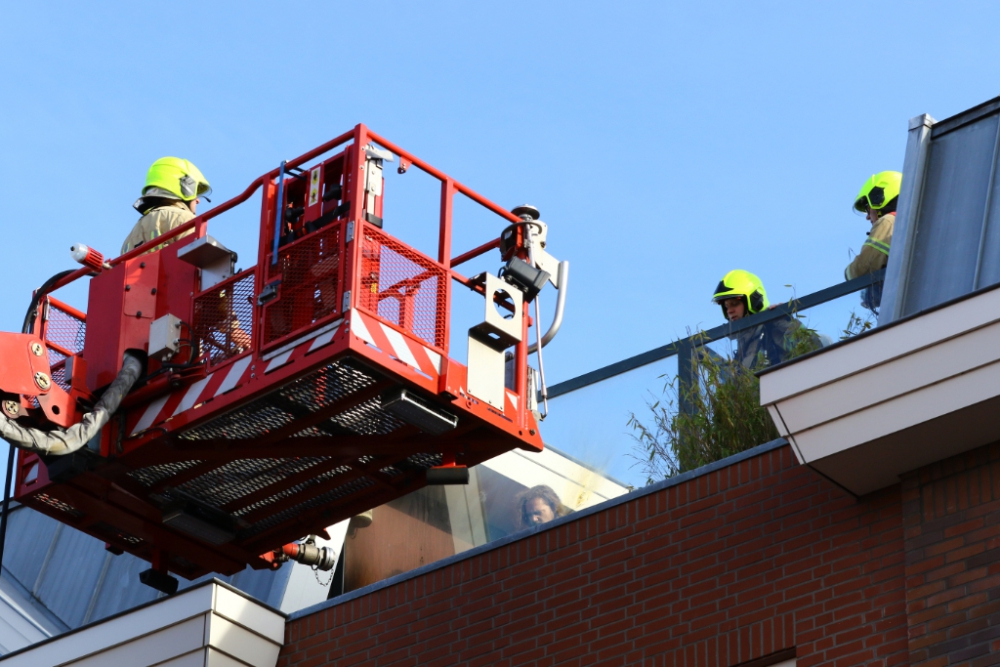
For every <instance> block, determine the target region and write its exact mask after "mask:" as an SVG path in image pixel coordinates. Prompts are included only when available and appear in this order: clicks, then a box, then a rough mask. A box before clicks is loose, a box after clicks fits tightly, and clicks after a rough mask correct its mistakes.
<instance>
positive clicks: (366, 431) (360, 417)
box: [330, 397, 405, 435]
mask: <svg viewBox="0 0 1000 667" xmlns="http://www.w3.org/2000/svg"><path fill="white" fill-rule="evenodd" d="M330 421H332V422H333V423H334V424H337V425H338V426H341V427H343V428H346V429H347V430H349V431H351V432H353V433H357V434H358V435H385V434H386V433H392V432H393V431H395V430H396V429H397V428H399V427H401V426H405V422H403V421H402V420H400V419H398V418H397V417H395V416H393V415H391V414H389V413H388V412H384V411H383V410H382V400H381V399H380V398H378V397H376V398H373V399H371V400H369V401H365V402H364V403H362V404H360V405H357V406H355V407H353V408H351V409H350V410H345V411H344V412H342V413H340V414H339V415H337V416H336V417H334V418H333V419H331V420H330Z"/></svg>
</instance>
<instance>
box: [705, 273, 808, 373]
mask: <svg viewBox="0 0 1000 667" xmlns="http://www.w3.org/2000/svg"><path fill="white" fill-rule="evenodd" d="M712 300H713V301H715V302H716V303H717V304H719V306H721V307H722V316H723V317H725V318H726V320H727V321H729V322H736V321H737V320H741V319H743V318H744V317H749V316H750V315H756V314H757V313H760V312H763V311H765V310H768V309H769V308H770V302H768V300H767V290H765V289H764V283H762V282H761V280H760V278H758V277H757V276H755V275H754V274H752V273H750V272H749V271H744V270H743V269H734V270H732V271H730V272H729V273H727V274H726V275H725V276H723V277H722V280H720V281H719V284H718V286H717V287H716V288H715V294H713V295H712ZM801 328H802V325H801V323H800V322H799V321H798V320H797V319H796V318H794V317H791V316H784V317H779V318H777V319H774V320H771V321H769V322H764V323H762V324H759V325H757V326H755V327H750V328H749V329H743V330H742V331H736V332H734V333H733V334H732V335H730V336H729V338H730V340H734V341H736V350H735V351H734V353H733V359H734V360H735V361H737V362H739V363H740V364H741V365H742V366H743V367H744V368H747V369H752V368H760V367H762V366H767V365H774V364H780V363H781V362H782V361H785V359H787V358H789V354H790V353H791V352H793V351H795V352H806V351H809V350H812V349H817V348H819V347H820V345H821V343H820V341H819V338H818V337H817V336H816V335H815V333H814V332H812V331H809V330H804V331H803V333H802V334H801V335H796V333H795V332H797V331H799V329H801Z"/></svg>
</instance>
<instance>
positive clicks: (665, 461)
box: [628, 354, 778, 483]
mask: <svg viewBox="0 0 1000 667" xmlns="http://www.w3.org/2000/svg"><path fill="white" fill-rule="evenodd" d="M681 362H682V363H683V360H681ZM689 363H690V362H689ZM693 370H694V373H695V376H696V382H694V383H693V386H692V387H690V388H683V389H682V388H681V386H680V383H679V382H678V379H677V378H676V377H674V378H665V379H666V382H665V384H664V388H663V398H662V399H661V400H655V401H647V403H646V405H647V407H648V408H649V412H650V416H651V417H652V420H651V421H650V420H648V419H647V420H646V421H643V420H640V419H639V418H638V417H637V416H636V415H635V414H634V413H633V414H632V415H631V417H630V419H629V422H628V425H629V426H630V427H631V428H632V430H633V433H632V437H633V439H634V440H635V443H636V444H635V448H634V449H635V452H636V454H634V455H633V458H635V459H636V461H637V465H639V466H641V469H642V471H643V472H645V473H646V475H647V483H652V482H654V481H656V480H658V479H665V478H667V477H673V476H674V475H678V474H680V473H682V472H685V471H687V470H693V469H694V468H698V467H700V466H703V465H706V464H708V463H711V462H712V461H718V460H719V459H723V458H726V457H727V456H732V455H733V454H737V453H739V452H741V451H744V450H746V449H749V448H751V447H756V446H757V445H759V444H761V443H764V442H768V441H770V440H774V439H775V438H777V437H778V431H777V429H776V428H775V427H774V424H773V423H772V422H771V418H770V417H769V416H768V414H767V410H766V409H764V408H762V407H761V406H760V382H759V380H758V379H757V377H756V376H755V375H754V374H753V373H752V372H750V371H747V370H746V369H745V368H743V367H742V366H741V365H740V364H739V363H738V362H736V361H733V360H731V359H723V358H721V357H719V356H718V355H715V354H702V355H701V359H700V360H699V362H698V363H697V364H693ZM681 403H684V404H685V407H686V408H687V409H685V410H683V411H681V410H680V409H679V408H680V405H681Z"/></svg>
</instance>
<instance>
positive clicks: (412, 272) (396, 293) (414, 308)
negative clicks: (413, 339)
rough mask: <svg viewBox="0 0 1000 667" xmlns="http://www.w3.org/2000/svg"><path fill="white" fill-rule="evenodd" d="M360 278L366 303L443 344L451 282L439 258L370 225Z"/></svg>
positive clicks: (363, 304)
mask: <svg viewBox="0 0 1000 667" xmlns="http://www.w3.org/2000/svg"><path fill="white" fill-rule="evenodd" d="M359 280H360V284H359V285H358V286H357V287H356V289H357V290H358V297H357V302H358V304H359V305H360V306H361V307H363V308H365V309H366V310H368V311H370V312H372V313H373V314H377V315H378V316H379V317H381V318H382V319H384V320H386V321H389V322H392V323H393V324H395V325H397V326H399V327H400V328H402V329H403V330H405V331H408V332H410V333H412V334H413V335H415V336H417V337H418V338H421V339H423V340H424V341H426V342H428V343H430V344H431V345H434V346H437V347H444V344H445V340H444V334H445V318H446V314H447V313H446V312H445V309H446V304H445V288H446V286H447V283H446V282H445V281H446V276H445V271H444V268H442V267H441V266H440V265H439V264H438V263H437V262H434V261H433V260H431V259H429V258H427V257H425V256H424V255H422V254H420V253H419V252H417V251H416V250H414V249H413V248H410V247H409V246H407V245H405V244H403V243H400V242H399V241H398V240H396V239H394V238H393V237H391V236H389V235H388V234H384V233H382V232H380V231H379V230H378V229H376V228H375V227H369V226H367V225H366V226H365V227H364V244H363V246H362V260H361V271H360V273H359Z"/></svg>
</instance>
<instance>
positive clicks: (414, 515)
mask: <svg viewBox="0 0 1000 667" xmlns="http://www.w3.org/2000/svg"><path fill="white" fill-rule="evenodd" d="M454 554H455V541H454V540H453V538H452V535H451V524H450V521H449V518H448V505H447V502H446V500H445V494H444V489H443V488H442V487H427V488H424V489H421V490H419V491H417V492H414V493H411V494H409V495H407V496H404V497H402V498H400V499H398V500H395V501H393V502H391V503H388V504H386V505H382V506H381V507H376V508H375V509H374V510H372V524H371V525H370V526H368V527H366V528H356V527H354V526H352V527H351V528H350V530H349V531H348V533H347V540H346V542H345V543H344V592H345V593H346V592H349V591H353V590H356V589H358V588H361V587H363V586H367V585H369V584H373V583H375V582H378V581H382V580H383V579H386V578H388V577H391V576H393V575H397V574H402V573H404V572H409V571H410V570H413V569H415V568H418V567H420V566H421V565H426V564H428V563H433V562H435V561H438V560H441V559H442V558H447V557H448V556H453V555H454Z"/></svg>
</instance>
